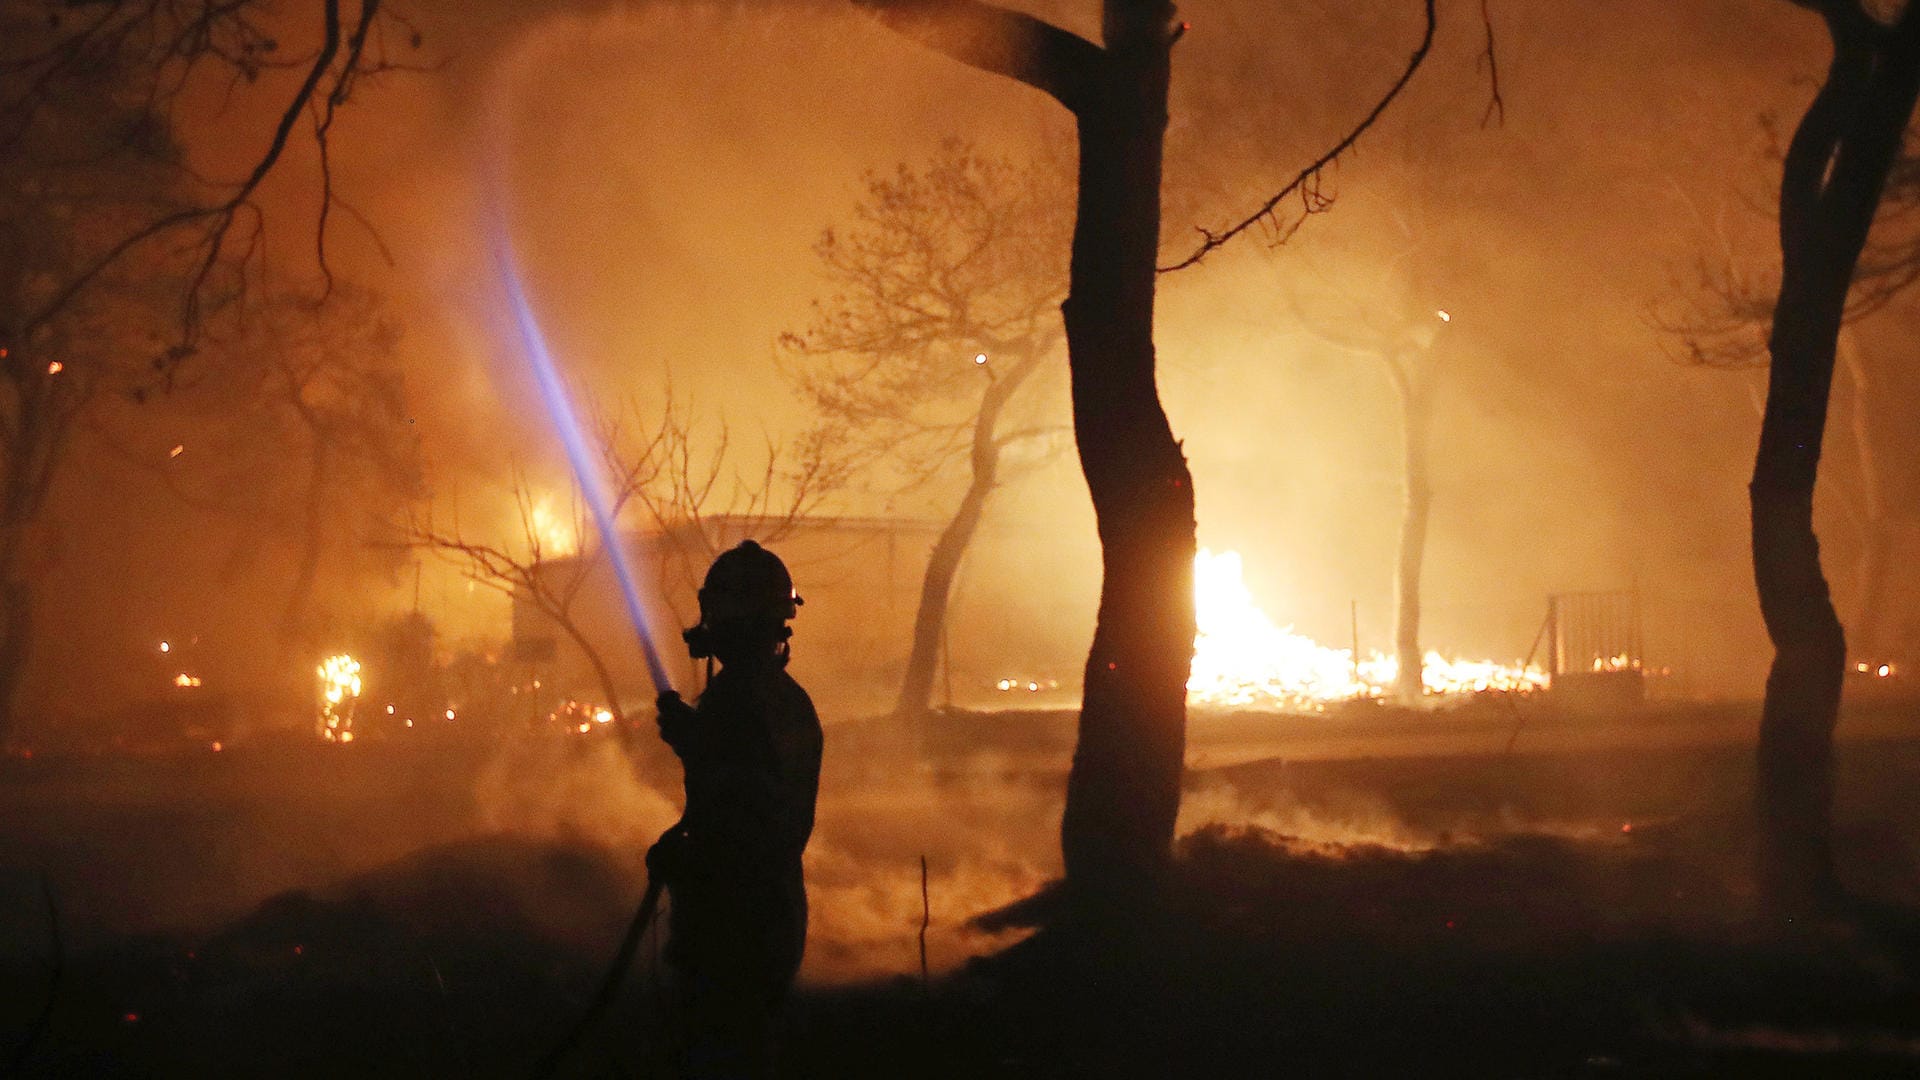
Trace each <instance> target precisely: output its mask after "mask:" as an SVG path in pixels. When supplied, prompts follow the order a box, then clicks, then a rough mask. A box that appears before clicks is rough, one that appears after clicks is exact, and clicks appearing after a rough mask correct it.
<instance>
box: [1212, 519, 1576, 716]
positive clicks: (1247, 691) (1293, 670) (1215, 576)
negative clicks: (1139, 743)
mask: <svg viewBox="0 0 1920 1080" xmlns="http://www.w3.org/2000/svg"><path fill="white" fill-rule="evenodd" d="M1193 596H1194V604H1195V608H1196V614H1197V616H1198V619H1199V634H1198V635H1197V636H1195V638H1194V643H1193V644H1194V655H1193V673H1192V675H1191V677H1189V678H1188V680H1187V700H1188V701H1190V702H1192V703H1194V704H1198V705H1220V706H1235V707H1246V706H1277V707H1281V708H1292V709H1300V708H1306V709H1315V708H1320V707H1323V706H1324V705H1325V704H1326V703H1328V702H1332V701H1346V700H1350V699H1353V698H1371V697H1380V696H1382V695H1383V694H1385V693H1386V691H1387V688H1389V687H1391V686H1392V685H1393V682H1394V676H1395V675H1396V674H1398V672H1399V664H1398V663H1397V662H1396V661H1395V659H1394V658H1393V657H1390V656H1382V655H1381V654H1379V653H1378V652H1375V653H1372V654H1371V655H1369V656H1367V657H1364V658H1362V659H1361V661H1360V663H1359V665H1358V667H1357V668H1356V666H1355V665H1354V662H1353V653H1352V651H1351V650H1349V649H1329V648H1327V647H1325V646H1323V645H1321V644H1319V643H1318V642H1316V641H1314V640H1313V639H1311V638H1307V637H1303V636H1301V635H1299V634H1296V633H1294V632H1293V631H1292V629H1291V628H1290V627H1279V626H1275V625H1274V624H1273V620H1271V619H1269V618H1268V617H1267V615H1266V613H1265V612H1263V611H1261V610H1260V608H1259V607H1258V606H1257V605H1256V604H1255V603H1254V602H1253V594H1252V593H1250V592H1248V591H1247V586H1246V583H1245V581H1243V580H1242V578H1241V562H1240V555H1239V553H1238V552H1233V551H1223V552H1220V553H1218V554H1215V553H1214V552H1212V551H1209V550H1207V549H1205V548H1202V549H1201V551H1200V553H1199V555H1198V556H1197V557H1196V558H1195V559H1194V562H1193ZM1420 676H1421V682H1422V683H1423V684H1424V685H1425V687H1426V692H1427V693H1429V694H1469V693H1477V692H1481V691H1488V690H1506V691H1515V690H1536V689H1543V688H1545V686H1546V685H1547V673H1546V672H1545V671H1543V670H1541V669H1540V668H1538V667H1533V666H1528V667H1525V668H1522V667H1518V666H1510V665H1505V664H1498V663H1494V662H1493V661H1490V660H1456V659H1448V658H1447V657H1444V656H1441V655H1440V654H1439V653H1437V652H1428V653H1427V654H1426V658H1425V663H1424V664H1423V665H1422V668H1421V673H1420Z"/></svg>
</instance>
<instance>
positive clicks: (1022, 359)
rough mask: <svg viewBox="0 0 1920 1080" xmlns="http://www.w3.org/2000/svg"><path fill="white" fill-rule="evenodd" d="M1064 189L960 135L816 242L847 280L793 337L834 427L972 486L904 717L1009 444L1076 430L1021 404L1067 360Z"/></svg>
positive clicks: (904, 466) (921, 635)
mask: <svg viewBox="0 0 1920 1080" xmlns="http://www.w3.org/2000/svg"><path fill="white" fill-rule="evenodd" d="M1064 189H1065V183H1064V178H1063V177H1058V176H1056V175H1054V174H1053V173H1052V172H1051V171H1050V170H1048V169H1046V168H1043V167H1037V166H1029V167H1026V168H1016V167H1015V166H1014V165H1012V164H1010V163H1008V162H1006V161H1004V160H995V159H989V158H986V157H983V156H981V155H980V154H979V153H978V152H976V151H975V150H973V149H972V148H971V147H969V146H967V145H965V144H963V143H959V142H955V141H949V142H948V143H947V144H945V145H944V146H943V147H942V148H941V150H940V153H939V154H938V155H937V156H936V157H935V158H934V159H933V160H932V161H931V162H929V163H928V164H927V165H926V166H925V167H923V168H920V169H910V168H908V167H907V166H905V165H902V166H901V167H900V168H899V169H897V170H896V171H894V172H893V173H891V174H886V175H870V176H868V177H867V184H866V194H865V196H864V197H863V198H862V200H861V201H860V203H859V205H858V206H857V207H855V209H854V212H853V221H852V223H851V226H850V227H848V228H844V229H829V230H828V231H827V232H826V233H825V234H824V235H823V236H822V237H821V239H820V241H819V243H818V244H816V245H815V254H816V255H817V256H818V258H819V260H820V263H821V264H822V266H823V267H825V269H826V272H827V277H828V280H829V281H830V282H831V283H832V285H833V287H834V290H835V291H834V292H833V293H832V295H831V296H830V297H829V298H827V299H826V300H824V301H818V300H817V301H815V302H814V310H813V318H812V320H811V322H810V323H809V325H808V327H807V329H806V330H805V331H803V332H799V333H789V334H785V335H782V339H781V340H782V344H783V345H784V346H785V347H786V349H787V350H788V351H789V355H790V356H792V357H793V358H794V360H795V365H794V367H793V371H792V374H793V377H794V379H795V382H796V383H797V385H798V387H799V389H800V391H801V393H802V395H803V396H804V397H806V399H807V400H808V401H809V402H810V403H811V404H812V405H813V407H814V409H815V411H816V412H818V413H819V414H820V415H821V417H822V418H823V423H824V425H825V426H826V428H825V429H826V430H832V431H836V432H839V433H843V434H842V436H841V437H843V438H844V439H846V440H847V441H848V443H849V445H848V446H847V452H848V453H849V454H850V455H852V456H853V457H855V458H857V459H859V460H861V461H864V462H866V463H868V464H869V465H872V466H877V467H883V468H889V469H891V470H892V475H891V477H890V478H889V479H888V480H887V481H885V482H886V483H888V484H889V486H891V487H893V488H894V489H896V490H905V489H909V488H918V487H922V486H925V485H928V484H932V483H937V482H938V481H940V480H941V479H943V478H944V477H946V476H947V475H948V474H950V473H951V472H952V471H953V467H954V466H955V465H956V464H957V463H961V462H964V464H965V468H966V478H967V479H966V487H965V489H964V491H963V492H962V494H961V496H960V499H959V501H958V503H957V504H956V505H955V507H954V510H953V513H952V516H951V517H949V518H948V520H947V523H946V525H945V526H944V527H943V528H942V529H941V531H940V535H939V537H938V538H937V539H936V540H935V542H934V545H933V550H932V552H931V553H930V555H929V557H928V560H927V567H926V572H925V574H924V575H923V576H922V579H921V586H920V599H919V606H918V607H917V608H916V610H915V614H914V623H913V644H912V649H911V651H910V653H909V655H908V659H907V666H906V670H905V672H904V673H903V675H902V677H901V681H900V689H899V695H898V697H897V699H896V701H895V705H894V715H896V716H898V717H901V718H909V717H917V716H919V715H921V714H922V713H924V712H925V711H926V709H927V707H928V705H929V704H930V702H931V701H932V698H933V678H934V671H935V668H936V666H937V664H938V663H939V660H940V648H941V642H942V640H943V635H942V631H943V630H944V629H945V627H946V622H947V610H948V600H949V597H950V596H951V594H952V591H953V580H954V575H955V574H956V572H957V571H958V570H959V568H960V560H961V558H962V557H963V556H964V555H965V553H966V550H967V547H968V545H969V544H970V543H971V542H972V540H973V537H974V534H975V532H976V531H977V530H978V528H979V526H980V520H981V518H982V516H983V515H984V514H985V512H986V508H987V503H988V500H989V499H990V498H991V497H992V495H993V493H994V491H995V490H996V489H998V488H999V487H1001V486H1002V485H1004V484H1005V483H1006V482H1007V481H1008V479H1009V475H1008V468H1007V466H1008V460H1007V455H1008V452H1009V451H1010V450H1015V449H1018V448H1022V447H1023V446H1028V447H1031V446H1035V445H1038V446H1040V447H1041V448H1042V449H1045V448H1046V446H1047V443H1048V442H1049V441H1050V440H1051V438H1052V436H1053V435H1054V434H1055V433H1056V432H1058V433H1064V431H1065V428H1064V426H1055V425H1048V424H1040V423H1023V422H1022V421H1021V417H1020V414H1019V412H1018V406H1019V405H1020V404H1021V399H1023V398H1025V397H1030V396H1031V395H1030V394H1024V393H1023V391H1025V390H1026V389H1027V388H1028V387H1030V386H1031V385H1033V378H1034V376H1035V375H1036V374H1037V373H1039V372H1040V371H1041V369H1042V367H1043V366H1045V365H1049V364H1052V363H1054V362H1056V357H1057V354H1056V350H1057V348H1058V346H1059V341H1060V326H1059V321H1058V316H1057V315H1056V309H1057V305H1058V304H1059V302H1060V298H1061V296H1062V295H1063V294H1064V293H1065V291H1066V275H1065V273H1064V270H1065V267H1064V266H1061V265H1059V263H1060V253H1061V252H1062V251H1063V250H1065V247H1066V237H1067V232H1068V224H1067V221H1066V212H1065V211H1066V205H1065V200H1064V198H1063V197H1062V194H1063V192H1064ZM1027 411H1028V412H1029V413H1031V412H1032V411H1033V410H1032V409H1030V408H1029V409H1028V410H1027ZM1032 459H1033V456H1032V455H1029V456H1028V457H1027V458H1026V459H1025V460H1027V461H1031V460H1032Z"/></svg>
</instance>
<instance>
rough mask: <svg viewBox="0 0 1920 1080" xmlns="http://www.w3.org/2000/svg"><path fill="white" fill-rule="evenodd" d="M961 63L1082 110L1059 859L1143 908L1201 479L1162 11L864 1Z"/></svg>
mask: <svg viewBox="0 0 1920 1080" xmlns="http://www.w3.org/2000/svg"><path fill="white" fill-rule="evenodd" d="M862 2H863V3H864V6H866V7H868V8H870V9H871V10H873V11H874V12H875V13H876V14H877V15H878V16H879V17H880V18H881V19H883V20H884V21H886V22H887V23H888V24H889V25H891V26H893V27H894V28H895V29H897V30H899V31H901V32H903V33H905V34H907V35H908V36H911V37H913V38H915V39H917V40H919V41H921V42H923V43H925V44H927V45H930V46H931V47H933V48H936V49H938V50H940V51H942V52H945V53H946V54H948V55H949V56H952V57H954V58H955V59H957V60H960V61H961V62H963V63H967V64H970V65H972V66H974V67H978V68H981V69H983V70H986V71H989V72H992V73H995V74H999V75H1004V76H1007V77H1009V78H1012V79H1016V80H1018V81H1020V82H1023V83H1026V84H1027V85H1030V86H1033V87H1035V88H1037V89H1039V90H1042V91H1044V92H1046V93H1048V94H1050V95H1051V96H1053V97H1054V98H1055V99H1056V100H1058V101H1059V102H1060V103H1061V104H1062V105H1064V106H1065V107H1066V108H1067V110H1068V111H1069V112H1071V113H1072V114H1073V117H1074V120H1075V123H1076V126H1077V128H1078V133H1079V144H1080V161H1079V173H1078V178H1079V194H1078V198H1077V200H1076V205H1075V210H1076V217H1075V222H1074V231H1073V243H1072V259H1071V263H1070V266H1069V271H1068V291H1067V298H1066V301H1065V302H1064V303H1063V304H1062V305H1061V313H1062V315H1063V317H1064V321H1065V326H1066V335H1067V363H1068V371H1069V378H1070V382H1071V395H1072V401H1073V430H1074V437H1075V442H1076V445H1077V447H1078V450H1079V455H1080V466H1081V472H1082V473H1083V475H1084V476H1085V477H1086V481H1087V488H1088V490H1089V492H1090V494H1091V495H1092V499H1093V507H1094V515H1095V520H1096V525H1097V529H1098V532H1099V536H1100V545H1101V573H1102V577H1101V585H1100V605H1099V615H1098V624H1097V626H1096V627H1095V630H1094V639H1093V647H1092V650H1091V651H1090V652H1089V654H1088V657H1087V665H1086V677H1085V689H1084V699H1083V702H1082V705H1081V712H1080V726H1079V738H1078V742H1077V744H1076V746H1075V749H1074V757H1073V767H1072V771H1071V773H1070V774H1069V777H1068V781H1067V806H1066V812H1065V815H1064V818H1063V820H1062V823H1061V846H1062V849H1063V852H1064V854H1065V858H1066V869H1067V882H1068V886H1069V889H1070V890H1071V891H1072V893H1073V894H1074V895H1075V896H1078V897H1081V898H1083V899H1084V898H1091V897H1095V896H1099V897H1105V898H1113V899H1121V898H1125V897H1137V896H1140V895H1141V894H1142V893H1143V891H1145V889H1146V888H1147V887H1149V886H1150V885H1151V883H1153V882H1155V881H1157V880H1159V879H1160V878H1161V876H1162V874H1163V871H1164V869H1165V867H1166V864H1167V861H1168V859H1169V858H1170V856H1171V851H1172V840H1173V830H1174V820H1175V817H1176V816H1177V814H1178V811H1179V805H1180V779H1181V774H1182V771H1183V768H1184V754H1185V743H1186V682H1187V677H1188V674H1189V672H1190V670H1191V667H1192V661H1193V639H1194V632H1195V625H1194V610H1193V558H1194V553H1195V550H1196V546H1197V545H1196V541H1195V527H1194V518H1193V512H1194V501H1193V483H1192V479H1191V476H1190V475H1189V473H1188V471H1187V464H1186V458H1185V456H1184V455H1183V454H1182V452H1181V449H1180V444H1179V443H1178V442H1177V441H1176V440H1175V439H1174V437H1173V431H1172V427H1171V425H1169V423H1168V421H1167V417H1166V413H1165V411H1164V410H1163V409H1162V407H1161V404H1160V396H1159V390H1158V387H1157V385H1156V383H1155V355H1154V345H1153V304H1154V278H1155V256H1156V254H1157V252H1158V249H1159V231H1160V175H1161V150H1162V145H1163V141H1164V138H1165V133H1166V124H1167V85H1168V78H1169V74H1170V62H1169V61H1170V59H1171V51H1172V46H1173V43H1174V41H1175V40H1176V39H1177V38H1178V37H1179V35H1180V28H1179V27H1178V26H1177V25H1176V24H1175V23H1174V21H1173V14H1174V13H1173V7H1172V5H1171V4H1169V3H1166V2H1165V0H1105V2H1104V4H1103V5H1102V19H1101V32H1102V38H1103V43H1102V44H1100V45H1095V44H1093V43H1092V42H1089V41H1087V40H1086V39H1084V38H1081V37H1078V36H1076V35H1074V34H1070V33H1068V32H1066V31H1064V30H1062V29H1060V28H1058V27H1056V26H1053V25H1051V24H1049V23H1045V22H1042V21H1040V20H1038V19H1035V18H1033V17H1031V16H1028V15H1023V14H1020V13H1017V12H1012V11H1007V10H1004V9H1001V8H997V7H993V6H990V5H986V4H981V3H976V2H974V0H862Z"/></svg>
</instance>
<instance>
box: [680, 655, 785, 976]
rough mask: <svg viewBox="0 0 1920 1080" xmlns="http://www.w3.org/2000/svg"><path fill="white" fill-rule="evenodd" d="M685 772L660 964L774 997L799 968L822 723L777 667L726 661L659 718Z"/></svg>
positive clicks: (775, 662)
mask: <svg viewBox="0 0 1920 1080" xmlns="http://www.w3.org/2000/svg"><path fill="white" fill-rule="evenodd" d="M661 734H662V736H663V737H664V738H665V739H666V741H667V744H668V745H669V746H671V747H672V748H673V751H674V753H676V754H678V755H679V757H680V760H681V762H682V763H683V764H684V766H685V769H686V790H687V801H686V816H685V817H684V818H683V819H682V822H681V831H682V833H683V839H682V846H683V850H682V851H680V852H679V853H678V854H677V856H676V858H675V859H674V860H673V862H674V863H675V865H674V866H673V867H672V869H671V870H670V871H669V873H668V883H667V888H668V895H669V896H670V897H671V899H672V908H671V916H670V919H669V931H670V933H669V941H668V947H667V959H668V961H669V962H670V963H672V964H673V965H674V966H675V967H676V968H679V969H680V970H681V971H683V972H686V973H697V974H699V975H700V976H701V978H702V981H711V980H719V981H720V982H722V983H725V984H729V985H728V989H729V990H731V991H735V992H747V991H749V989H750V988H752V987H757V988H759V992H764V993H766V994H767V995H769V1000H777V999H778V998H779V997H780V996H781V995H783V994H784V993H785V991H786V988H787V986H788V985H789V984H790V983H791V982H792V979H793V976H794V973H795V972H796V971H797V970H798V969H799V966H800V957H801V953H802V951H803V950H804V948H805V944H806V930H807V894H806V885H805V881H804V878H803V876H802V871H801V855H802V853H803V852H805V850H806V846H807V840H808V838H809V837H810V836H812V834H813V816H814V802H815V799H816V797H817V795H818V793H819V789H820V754H821V743H822V739H821V732H820V718H819V715H818V714H817V713H816V712H815V711H814V708H813V701H812V700H811V699H810V698H809V697H808V696H807V692H806V691H805V690H804V689H802V688H801V686H800V684H799V683H797V682H795V681H794V680H793V677H792V676H790V675H788V674H787V673H786V670H785V668H784V666H783V665H781V664H780V663H779V662H777V661H772V660H770V661H769V662H768V663H766V664H764V665H745V664H729V665H728V666H726V667H724V668H722V669H721V670H720V671H719V673H718V674H716V675H715V676H714V678H713V681H712V682H711V683H710V684H709V685H708V686H707V690H706V692H705V693H704V694H702V695H701V696H700V702H699V705H698V706H697V707H696V708H695V709H694V710H692V712H691V715H686V714H681V715H676V716H671V717H670V716H668V715H666V714H663V715H662V725H661Z"/></svg>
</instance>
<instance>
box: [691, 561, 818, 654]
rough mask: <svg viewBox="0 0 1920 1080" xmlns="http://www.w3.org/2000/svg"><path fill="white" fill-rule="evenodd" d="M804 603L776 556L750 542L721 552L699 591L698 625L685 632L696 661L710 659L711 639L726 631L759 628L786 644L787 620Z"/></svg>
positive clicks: (790, 576) (784, 565) (791, 578)
mask: <svg viewBox="0 0 1920 1080" xmlns="http://www.w3.org/2000/svg"><path fill="white" fill-rule="evenodd" d="M805 602H806V601H804V600H802V599H800V594H799V593H797V592H795V591H794V588H793V575H791V574H789V573H787V565H786V564H785V563H783V562H781V561H780V557H779V556H778V555H775V554H774V553H773V552H771V551H768V550H767V549H766V548H763V547H761V546H760V545H759V544H757V543H755V542H753V541H752V540H742V541H741V542H740V545H739V546H738V547H735V548H732V549H730V550H727V551H723V552H721V553H720V557H719V558H717V559H715V560H713V566H712V567H710V568H709V569H708V570H707V580H706V583H705V584H703V585H702V586H701V587H700V625H699V626H696V627H694V628H693V629H692V630H689V631H687V633H686V639H687V645H688V647H689V648H690V649H692V651H693V654H694V656H695V657H704V656H710V655H712V652H711V648H712V635H713V633H714V632H715V631H719V630H722V629H723V628H726V629H736V628H737V629H740V630H749V631H751V630H754V629H761V630H765V631H768V632H770V633H771V635H772V637H773V640H775V641H784V640H785V639H786V637H787V635H788V631H787V629H786V622H787V620H788V619H791V618H793V617H794V616H795V615H796V614H798V613H799V607H800V605H801V604H803V603H805Z"/></svg>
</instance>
